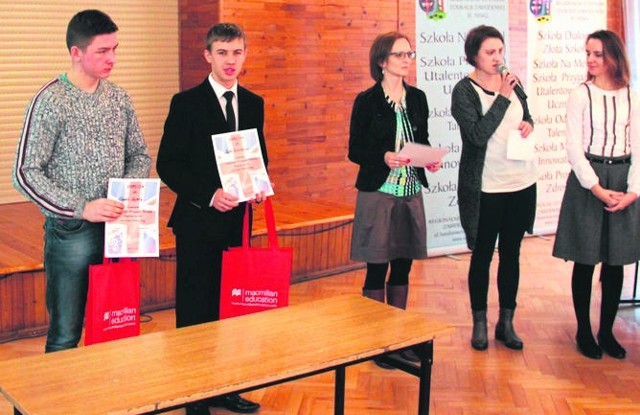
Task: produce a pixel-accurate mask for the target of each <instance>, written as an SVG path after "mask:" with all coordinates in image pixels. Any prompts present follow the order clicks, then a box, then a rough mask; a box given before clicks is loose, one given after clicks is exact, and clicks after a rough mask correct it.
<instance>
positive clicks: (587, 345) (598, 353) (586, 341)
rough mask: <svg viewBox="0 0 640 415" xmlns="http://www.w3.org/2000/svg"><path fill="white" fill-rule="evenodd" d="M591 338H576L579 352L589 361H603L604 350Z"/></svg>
mask: <svg viewBox="0 0 640 415" xmlns="http://www.w3.org/2000/svg"><path fill="white" fill-rule="evenodd" d="M590 337H591V338H584V337H582V338H581V337H578V336H576V345H577V346H578V351H579V352H580V353H582V355H583V356H585V357H588V358H589V359H596V360H598V359H602V349H601V348H600V346H598V344H597V343H596V341H595V340H594V339H593V336H590Z"/></svg>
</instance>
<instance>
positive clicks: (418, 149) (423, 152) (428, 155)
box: [398, 142, 449, 167]
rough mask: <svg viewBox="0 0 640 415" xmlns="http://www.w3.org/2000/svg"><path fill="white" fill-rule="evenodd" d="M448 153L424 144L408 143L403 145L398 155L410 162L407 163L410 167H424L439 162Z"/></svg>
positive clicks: (440, 148) (444, 149)
mask: <svg viewBox="0 0 640 415" xmlns="http://www.w3.org/2000/svg"><path fill="white" fill-rule="evenodd" d="M448 152H449V150H447V149H446V148H442V147H431V146H428V145H425V144H419V143H412V142H409V143H405V145H404V147H402V150H400V152H399V153H398V155H399V156H400V157H406V158H408V159H409V160H411V161H410V162H409V165H410V166H414V167H424V166H427V165H429V164H434V163H437V162H439V161H441V160H442V157H443V156H444V155H445V154H447V153H448Z"/></svg>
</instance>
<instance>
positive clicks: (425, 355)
mask: <svg viewBox="0 0 640 415" xmlns="http://www.w3.org/2000/svg"><path fill="white" fill-rule="evenodd" d="M416 349H417V350H416ZM414 350H415V351H416V354H417V355H418V357H420V360H421V364H420V388H419V389H420V396H419V397H418V415H429V402H430V400H431V366H432V365H433V342H428V343H424V344H421V345H420V346H419V347H417V348H415V349H414Z"/></svg>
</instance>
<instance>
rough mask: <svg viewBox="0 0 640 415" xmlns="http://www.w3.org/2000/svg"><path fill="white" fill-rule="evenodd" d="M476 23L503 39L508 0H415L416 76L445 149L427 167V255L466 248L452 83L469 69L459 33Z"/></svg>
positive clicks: (435, 141) (432, 136)
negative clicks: (436, 167)
mask: <svg viewBox="0 0 640 415" xmlns="http://www.w3.org/2000/svg"><path fill="white" fill-rule="evenodd" d="M480 24H485V25H490V26H494V27H496V28H497V29H498V30H500V31H501V32H502V33H503V36H504V38H505V43H507V44H508V38H509V36H508V27H509V10H508V2H507V0H440V1H425V0H416V52H417V64H416V76H417V80H418V82H417V83H418V87H419V88H420V89H422V90H423V91H424V92H425V93H426V94H427V99H428V101H429V109H430V113H429V141H430V142H431V145H432V146H434V147H445V148H447V149H448V150H449V153H448V154H446V155H445V156H444V158H443V160H442V164H443V165H442V169H440V171H438V172H437V173H435V174H430V173H427V175H428V177H427V178H428V180H429V189H424V190H423V195H424V202H425V214H426V219H427V248H428V253H429V256H437V255H446V254H451V253H456V252H464V251H467V250H468V249H467V244H466V241H465V236H464V232H463V230H462V227H461V226H460V218H459V214H458V203H457V183H458V165H459V161H460V151H461V149H462V142H461V141H460V133H459V131H458V125H457V124H456V122H455V120H454V119H453V117H452V116H451V109H450V108H451V91H452V90H453V87H454V86H455V84H456V83H457V82H458V81H459V80H461V79H462V78H464V77H465V76H467V74H468V73H469V72H471V70H473V67H472V66H470V65H469V64H467V62H466V60H465V55H464V39H465V37H466V35H467V32H468V31H469V30H470V29H472V28H474V27H475V26H477V25H480ZM505 46H507V45H505Z"/></svg>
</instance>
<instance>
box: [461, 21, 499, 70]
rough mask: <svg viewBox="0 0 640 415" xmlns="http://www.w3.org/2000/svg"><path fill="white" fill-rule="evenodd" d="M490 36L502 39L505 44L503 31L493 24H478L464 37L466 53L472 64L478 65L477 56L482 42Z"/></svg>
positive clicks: (468, 60)
mask: <svg viewBox="0 0 640 415" xmlns="http://www.w3.org/2000/svg"><path fill="white" fill-rule="evenodd" d="M489 38H495V39H500V41H501V42H502V43H503V44H504V38H503V37H502V33H500V31H499V30H498V29H496V28H495V27H493V26H485V25H480V26H476V27H474V28H473V29H471V30H470V31H469V33H467V37H466V38H465V39H464V54H465V58H466V60H467V62H468V63H469V64H470V65H471V66H476V56H478V51H479V50H480V47H481V46H482V42H484V41H485V40H487V39H489Z"/></svg>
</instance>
